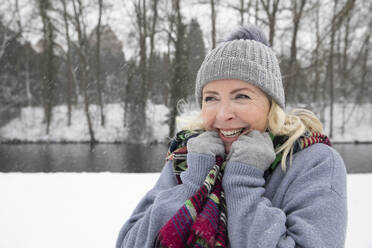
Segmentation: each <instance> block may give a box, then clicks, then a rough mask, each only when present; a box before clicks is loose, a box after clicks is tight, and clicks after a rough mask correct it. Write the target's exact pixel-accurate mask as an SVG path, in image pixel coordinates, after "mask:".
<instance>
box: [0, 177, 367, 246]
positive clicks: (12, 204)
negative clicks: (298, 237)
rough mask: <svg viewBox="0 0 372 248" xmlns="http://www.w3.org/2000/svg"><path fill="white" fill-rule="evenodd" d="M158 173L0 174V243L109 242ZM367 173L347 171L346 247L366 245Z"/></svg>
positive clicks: (33, 244)
mask: <svg viewBox="0 0 372 248" xmlns="http://www.w3.org/2000/svg"><path fill="white" fill-rule="evenodd" d="M158 176H159V174H158V173H148V174H119V173H50V174H45V173H0V202H1V204H0V233H1V235H0V247H1V248H21V247H22V248H34V247H35V248H36V247H37V248H50V247H53V248H65V247H69V248H75V247H76V248H81V247H89V248H102V247H114V244H115V241H116V237H117V234H118V232H119V229H120V227H121V226H122V224H123V223H124V222H125V220H126V219H127V218H128V217H129V216H130V214H131V212H132V211H133V209H134V207H135V206H136V204H137V203H138V202H139V200H140V199H141V197H142V196H143V195H144V194H145V193H146V192H147V191H148V190H149V189H150V188H151V187H152V186H153V185H154V183H155V181H156V180H157V178H158ZM371 192H372V174H351V175H348V206H349V224H348V230H347V240H346V248H354V247H358V248H371V247H372V236H371V235H370V230H371V229H370V223H372V197H368V196H370V195H371Z"/></svg>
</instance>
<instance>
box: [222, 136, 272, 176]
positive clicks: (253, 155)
mask: <svg viewBox="0 0 372 248" xmlns="http://www.w3.org/2000/svg"><path fill="white" fill-rule="evenodd" d="M226 160H228V161H233V162H240V163H244V164H247V165H251V166H254V167H256V168H259V169H262V170H264V171H265V170H266V169H267V168H269V167H270V165H271V163H272V162H273V161H274V160H275V151H274V145H273V142H272V140H271V138H270V135H269V134H268V133H266V132H265V133H261V132H259V131H257V130H254V131H252V132H250V133H249V134H247V135H241V136H240V137H239V138H238V139H237V140H236V141H235V142H233V143H232V146H231V150H230V153H229V154H228V156H227V159H226Z"/></svg>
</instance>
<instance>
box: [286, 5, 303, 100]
mask: <svg viewBox="0 0 372 248" xmlns="http://www.w3.org/2000/svg"><path fill="white" fill-rule="evenodd" d="M306 1H307V0H301V1H297V0H292V1H291V12H292V25H293V31H292V41H291V54H290V57H289V77H288V78H287V82H288V83H287V84H286V87H285V91H286V96H287V97H288V98H291V99H293V98H294V97H296V93H297V92H296V89H297V85H296V79H297V70H298V65H297V34H298V30H299V27H300V21H301V17H302V13H303V11H304V7H305V4H306Z"/></svg>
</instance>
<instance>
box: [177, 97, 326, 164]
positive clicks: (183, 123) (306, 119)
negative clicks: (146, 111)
mask: <svg viewBox="0 0 372 248" xmlns="http://www.w3.org/2000/svg"><path fill="white" fill-rule="evenodd" d="M176 123H177V127H178V130H190V131H196V130H201V131H202V130H205V128H204V125H203V119H202V115H201V111H200V110H197V111H196V110H194V111H191V112H190V113H188V114H185V113H183V114H181V115H180V116H178V117H177V118H176ZM267 126H268V129H269V131H270V132H271V133H272V134H273V135H274V136H280V135H284V136H288V139H287V140H286V142H284V143H283V144H282V145H281V146H279V147H278V148H276V150H275V153H276V154H278V153H280V152H283V156H282V159H281V166H282V170H283V171H285V170H286V161H287V157H288V154H289V155H290V165H291V164H292V154H293V148H294V145H295V142H296V140H297V139H298V138H299V137H301V135H303V134H304V132H306V131H310V132H320V133H322V132H323V125H322V124H321V122H320V120H319V119H318V118H317V117H316V116H315V114H314V113H313V112H311V111H310V110H307V109H294V110H292V111H291V113H286V112H284V110H283V109H282V108H281V107H280V106H279V105H278V104H277V103H276V102H275V101H274V100H271V107H270V111H269V115H268V123H267Z"/></svg>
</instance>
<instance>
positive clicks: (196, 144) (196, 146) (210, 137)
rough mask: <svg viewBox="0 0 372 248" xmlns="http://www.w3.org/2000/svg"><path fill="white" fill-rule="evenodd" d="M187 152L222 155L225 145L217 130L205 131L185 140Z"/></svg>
mask: <svg viewBox="0 0 372 248" xmlns="http://www.w3.org/2000/svg"><path fill="white" fill-rule="evenodd" d="M187 152H192V153H199V154H205V155H212V156H216V155H220V156H222V157H223V156H224V155H225V146H224V144H223V141H222V140H221V139H220V137H219V136H218V134H217V132H212V131H205V132H203V133H202V134H199V135H198V136H197V137H195V138H191V139H189V140H188V141H187Z"/></svg>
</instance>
